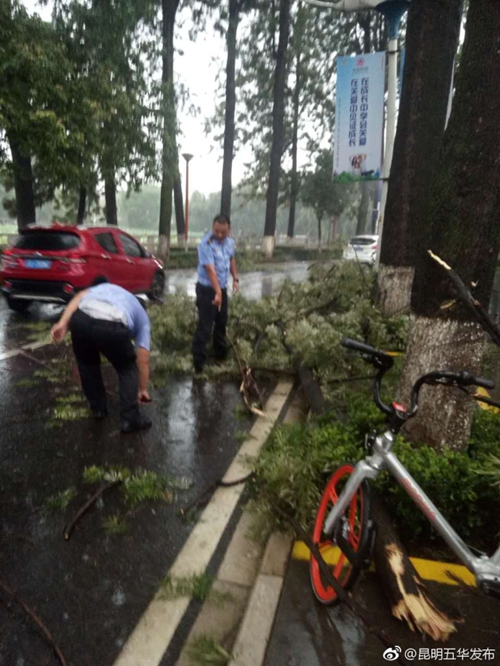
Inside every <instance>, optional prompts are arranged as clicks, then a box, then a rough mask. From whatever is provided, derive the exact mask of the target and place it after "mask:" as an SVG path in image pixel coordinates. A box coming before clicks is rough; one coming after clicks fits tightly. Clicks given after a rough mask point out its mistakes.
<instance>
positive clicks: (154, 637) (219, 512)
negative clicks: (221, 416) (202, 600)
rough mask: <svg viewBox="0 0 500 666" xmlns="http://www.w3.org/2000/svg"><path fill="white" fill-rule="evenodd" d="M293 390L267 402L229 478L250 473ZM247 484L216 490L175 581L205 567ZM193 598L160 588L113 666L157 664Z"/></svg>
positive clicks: (283, 385) (178, 563) (284, 388)
mask: <svg viewBox="0 0 500 666" xmlns="http://www.w3.org/2000/svg"><path fill="white" fill-rule="evenodd" d="M291 390H292V383H291V382H280V383H279V384H278V386H277V387H276V389H275V391H274V393H273V394H272V395H271V396H270V398H269V400H268V401H267V404H266V412H267V413H266V416H261V417H259V418H258V419H257V421H256V423H255V424H254V426H253V428H252V430H251V432H250V434H249V439H248V440H247V441H246V442H244V443H243V445H242V447H241V448H240V451H239V452H238V453H237V454H236V457H235V458H234V460H233V462H232V463H231V466H230V467H229V469H228V471H227V473H226V475H225V477H224V478H225V480H229V479H235V478H240V477H241V476H242V472H243V473H248V466H245V467H244V468H243V465H242V462H243V455H245V459H247V458H246V456H247V454H249V453H250V455H252V456H257V455H258V453H259V451H260V448H261V447H262V445H263V444H264V442H265V441H266V439H267V436H268V435H269V432H270V431H271V429H272V427H273V425H274V424H275V422H276V419H277V418H278V416H279V414H280V412H281V410H282V409H283V406H284V405H285V402H286V399H287V397H288V395H289V393H290V391H291ZM244 488H245V484H243V483H241V484H239V485H235V486H231V487H225V488H218V489H217V490H216V491H215V493H214V494H213V496H212V498H211V500H210V502H209V503H208V505H207V507H206V508H205V510H204V511H203V513H202V515H201V517H200V519H199V520H198V522H197V524H196V526H195V527H194V529H193V531H192V532H191V534H190V536H189V537H188V539H187V541H186V543H185V544H184V547H183V548H182V550H181V551H180V553H179V554H178V555H177V558H176V560H175V562H174V563H173V565H172V567H171V568H170V571H169V572H168V573H169V575H170V576H171V577H172V578H173V579H175V578H179V577H185V576H192V575H193V574H200V573H203V572H204V571H205V569H206V568H207V566H208V563H209V562H210V559H211V558H212V555H213V554H214V552H215V550H216V548H217V545H218V543H219V541H220V539H221V537H222V535H223V534H224V530H225V529H226V526H227V524H228V522H229V520H230V518H231V515H232V513H233V511H234V509H235V508H236V505H237V503H238V500H239V499H240V497H241V494H242V493H243V490H244ZM190 601H191V599H190V598H188V597H183V598H179V599H162V594H161V590H160V591H158V592H157V593H156V595H155V597H154V599H153V600H152V601H151V603H150V604H149V606H148V608H147V609H146V611H145V613H144V615H143V616H142V618H141V619H140V620H139V623H138V624H137V626H136V628H135V629H134V631H133V632H132V634H131V635H130V637H129V639H128V641H127V642H126V644H125V646H124V647H123V649H122V651H121V653H120V655H119V656H118V659H117V660H116V661H115V664H114V666H139V664H140V666H158V664H159V663H160V661H161V659H162V657H163V655H164V654H165V652H166V650H167V648H168V646H169V644H170V641H171V640H172V637H173V635H174V633H175V631H176V629H177V627H178V626H179V624H180V622H181V620H182V618H183V616H184V613H185V611H186V609H187V607H188V605H189V602H190Z"/></svg>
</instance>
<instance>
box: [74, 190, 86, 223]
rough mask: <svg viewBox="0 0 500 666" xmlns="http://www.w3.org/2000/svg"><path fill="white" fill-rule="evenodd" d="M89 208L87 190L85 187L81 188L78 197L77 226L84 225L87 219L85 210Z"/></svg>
mask: <svg viewBox="0 0 500 666" xmlns="http://www.w3.org/2000/svg"><path fill="white" fill-rule="evenodd" d="M86 207H87V188H86V187H84V186H83V185H81V186H80V193H79V195H78V211H77V213H76V224H77V225H79V224H83V220H84V219H85V209H86Z"/></svg>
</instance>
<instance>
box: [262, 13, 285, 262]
mask: <svg viewBox="0 0 500 666" xmlns="http://www.w3.org/2000/svg"><path fill="white" fill-rule="evenodd" d="M290 3H291V0H280V13H279V41H278V49H277V51H276V68H275V71H274V86H273V139H272V144H271V160H270V166H269V179H268V185H267V195H266V218H265V222H264V238H263V241H262V250H263V252H264V254H266V255H267V256H271V255H272V253H273V249H274V234H275V232H276V211H277V209H278V195H279V182H280V168H281V156H282V153H283V144H284V139H285V126H284V120H285V84H286V65H287V48H288V36H289V33H290Z"/></svg>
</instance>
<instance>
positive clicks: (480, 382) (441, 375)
mask: <svg viewBox="0 0 500 666" xmlns="http://www.w3.org/2000/svg"><path fill="white" fill-rule="evenodd" d="M424 384H430V385H431V386H432V385H433V384H441V386H481V387H482V388H487V389H492V388H495V384H494V382H492V381H491V379H486V378H485V377H475V376H474V375H471V374H470V372H467V371H466V370H459V371H458V372H451V371H450V370H434V371H433V372H428V373H427V374H426V375H422V376H421V377H419V378H418V379H417V381H416V382H415V384H414V385H413V388H412V390H411V410H410V414H409V415H408V416H409V417H410V416H413V415H414V414H415V413H416V411H417V409H418V394H419V392H420V389H421V388H422V386H423V385H424Z"/></svg>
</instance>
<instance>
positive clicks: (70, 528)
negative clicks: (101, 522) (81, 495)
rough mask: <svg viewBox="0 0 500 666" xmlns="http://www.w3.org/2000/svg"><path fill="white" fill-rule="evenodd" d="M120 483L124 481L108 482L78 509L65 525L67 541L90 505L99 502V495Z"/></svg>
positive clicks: (64, 533)
mask: <svg viewBox="0 0 500 666" xmlns="http://www.w3.org/2000/svg"><path fill="white" fill-rule="evenodd" d="M120 483H122V480H121V479H116V480H115V481H111V482H110V483H107V484H106V485H105V486H102V487H101V488H99V489H98V490H96V492H95V493H94V494H93V495H92V497H91V498H90V499H89V500H88V501H87V502H85V504H84V505H83V506H82V507H81V508H80V509H79V510H78V512H77V513H76V515H75V517H74V518H73V520H72V521H71V522H69V523H68V524H67V525H65V527H64V530H63V535H64V538H65V540H66V541H69V539H70V537H71V534H72V533H73V530H74V529H75V527H76V524H77V522H78V521H79V520H80V519H81V518H82V517H83V516H84V514H85V513H86V512H87V511H88V510H89V509H90V507H91V506H93V505H94V504H95V503H96V502H97V500H98V499H99V497H101V495H103V494H104V493H105V492H106V490H110V489H111V488H114V487H115V486H118V485H119V484H120Z"/></svg>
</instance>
